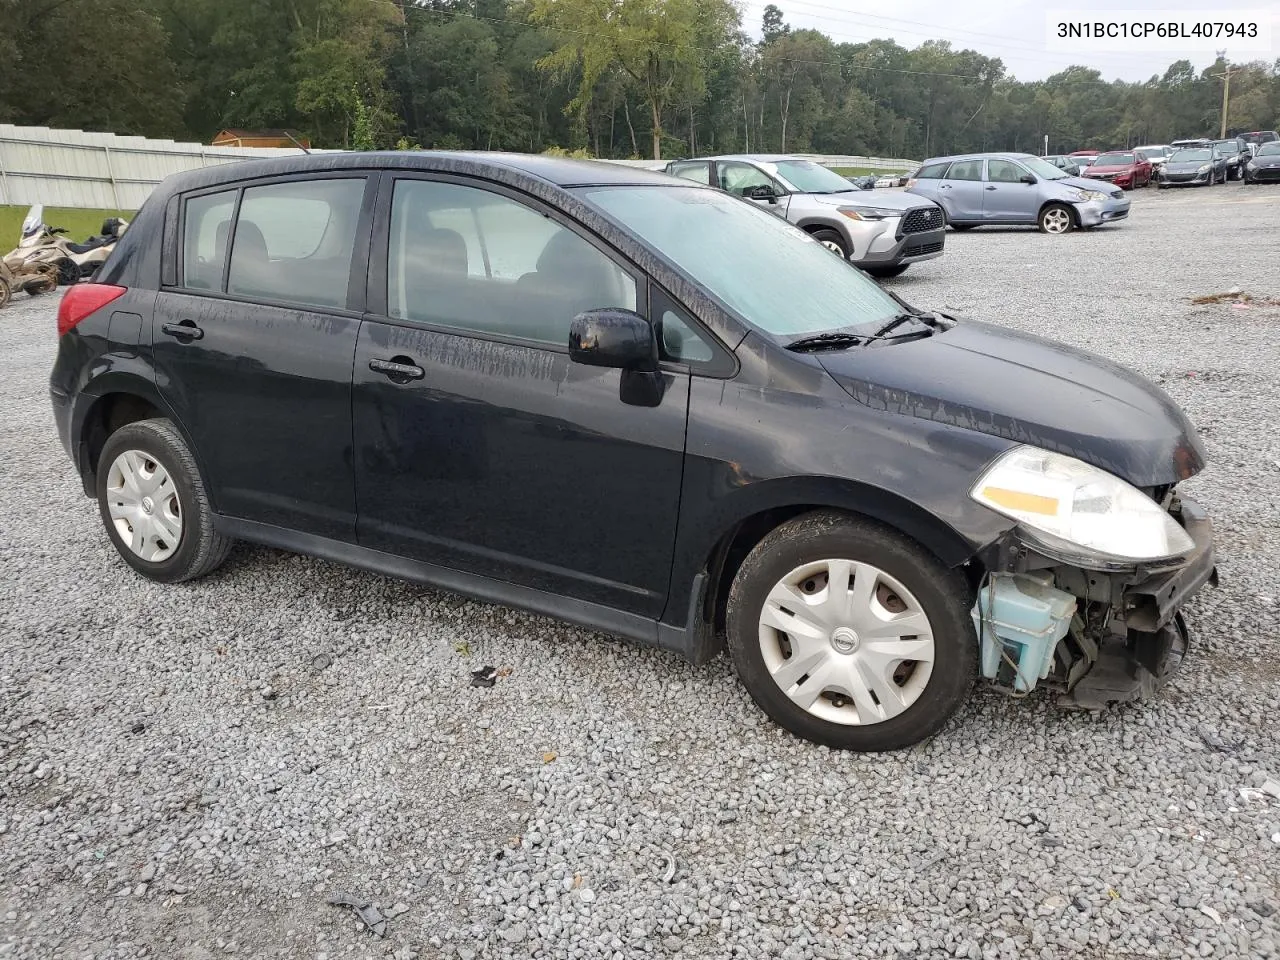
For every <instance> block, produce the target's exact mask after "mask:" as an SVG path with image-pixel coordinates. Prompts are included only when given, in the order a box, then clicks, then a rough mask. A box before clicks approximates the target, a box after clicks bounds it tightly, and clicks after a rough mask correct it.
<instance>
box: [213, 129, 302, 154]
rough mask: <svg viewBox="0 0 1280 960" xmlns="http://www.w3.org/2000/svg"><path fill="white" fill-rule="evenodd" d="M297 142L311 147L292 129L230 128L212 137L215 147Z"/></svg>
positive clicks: (289, 144) (287, 144) (295, 143)
mask: <svg viewBox="0 0 1280 960" xmlns="http://www.w3.org/2000/svg"><path fill="white" fill-rule="evenodd" d="M290 134H293V139H290V137H289V135H290ZM295 141H297V142H295ZM298 144H301V145H302V146H304V147H306V148H308V149H310V148H311V141H310V140H309V139H308V138H307V137H304V136H302V134H300V133H297V132H296V131H293V130H235V129H230V130H223V131H221V132H220V133H219V134H218V135H217V136H216V137H214V138H213V146H215V147H296V146H298Z"/></svg>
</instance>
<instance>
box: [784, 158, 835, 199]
mask: <svg viewBox="0 0 1280 960" xmlns="http://www.w3.org/2000/svg"><path fill="white" fill-rule="evenodd" d="M774 166H775V167H777V169H778V176H780V177H782V179H783V180H785V181H787V183H789V184H791V186H793V187H795V188H796V189H797V190H799V191H800V192H801V193H843V192H844V191H845V190H851V189H853V184H851V183H850V182H849V181H848V180H846V179H845V178H844V177H842V176H840V174H838V173H836V172H835V171H834V170H828V169H827V168H826V167H824V166H823V165H822V164H820V163H813V162H811V161H809V160H779V161H778V162H777V163H775V164H774Z"/></svg>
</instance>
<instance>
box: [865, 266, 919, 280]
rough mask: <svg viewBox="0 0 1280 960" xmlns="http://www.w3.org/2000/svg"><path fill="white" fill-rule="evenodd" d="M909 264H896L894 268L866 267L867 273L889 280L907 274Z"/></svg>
mask: <svg viewBox="0 0 1280 960" xmlns="http://www.w3.org/2000/svg"><path fill="white" fill-rule="evenodd" d="M909 266H911V264H909V263H896V264H894V265H893V266H892V267H866V268H865V269H866V271H867V273H869V274H871V276H873V277H876V278H878V279H888V278H889V277H898V276H901V275H902V274H903V273H905V272H906V269H907V267H909Z"/></svg>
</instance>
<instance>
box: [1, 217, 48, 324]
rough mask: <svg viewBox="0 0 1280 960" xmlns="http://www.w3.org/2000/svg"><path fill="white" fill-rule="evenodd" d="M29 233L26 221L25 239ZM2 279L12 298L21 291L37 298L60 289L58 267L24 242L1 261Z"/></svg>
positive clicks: (39, 251)
mask: <svg viewBox="0 0 1280 960" xmlns="http://www.w3.org/2000/svg"><path fill="white" fill-rule="evenodd" d="M30 219H31V214H28V215H27V220H28V221H29V220H30ZM36 219H37V220H39V219H40V216H39V215H37V217H36ZM27 233H28V223H27V222H26V221H24V222H23V238H24V239H25V238H26V236H27ZM33 236H34V234H33ZM0 277H2V278H3V279H4V281H5V286H6V288H7V289H8V291H9V296H10V297H11V296H12V295H13V294H14V293H15V292H17V291H19V290H21V291H23V292H24V293H26V294H27V295H28V296H32V297H35V296H39V295H40V294H42V293H51V292H53V291H54V290H56V289H57V288H58V267H57V265H56V264H54V263H50V262H47V261H46V260H44V259H42V257H41V250H40V249H39V248H35V247H32V246H31V245H30V244H28V245H27V246H26V247H24V246H23V244H22V242H19V244H18V247H17V248H16V249H14V250H12V251H10V252H9V253H8V254H6V255H5V256H4V257H3V258H2V259H0ZM6 302H7V298H6ZM2 305H3V304H0V306H2Z"/></svg>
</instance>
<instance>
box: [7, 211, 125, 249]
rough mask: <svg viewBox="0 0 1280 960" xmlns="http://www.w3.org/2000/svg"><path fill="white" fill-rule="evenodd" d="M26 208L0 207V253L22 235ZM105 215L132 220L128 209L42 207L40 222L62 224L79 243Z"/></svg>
mask: <svg viewBox="0 0 1280 960" xmlns="http://www.w3.org/2000/svg"><path fill="white" fill-rule="evenodd" d="M28 209H30V208H29V207H0V255H3V254H6V253H8V252H9V251H10V250H12V249H13V248H14V247H16V246H17V245H18V240H19V239H20V238H21V237H22V221H23V220H24V219H26V216H27V210H28ZM107 217H123V218H124V219H125V220H132V219H133V211H132V210H78V209H72V208H70V207H45V208H44V222H45V223H47V224H48V225H49V226H51V227H66V228H67V230H68V231H69V232H68V234H67V236H69V237H70V238H71V239H72V240H73V241H74V242H76V243H82V242H83V241H84V240H86V239H88V238H89V237H92V236H96V235H97V233H98V231H99V230H101V229H102V221H103V220H105V219H107Z"/></svg>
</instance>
